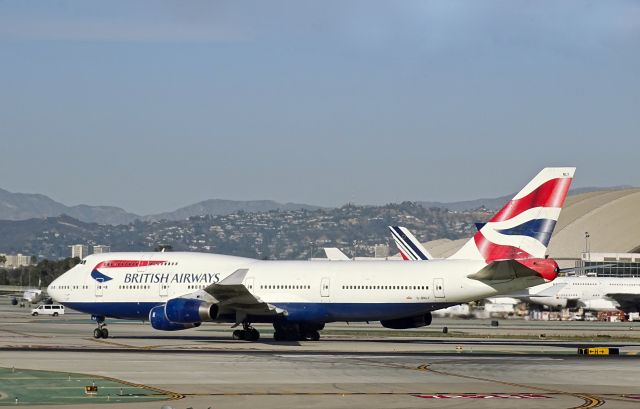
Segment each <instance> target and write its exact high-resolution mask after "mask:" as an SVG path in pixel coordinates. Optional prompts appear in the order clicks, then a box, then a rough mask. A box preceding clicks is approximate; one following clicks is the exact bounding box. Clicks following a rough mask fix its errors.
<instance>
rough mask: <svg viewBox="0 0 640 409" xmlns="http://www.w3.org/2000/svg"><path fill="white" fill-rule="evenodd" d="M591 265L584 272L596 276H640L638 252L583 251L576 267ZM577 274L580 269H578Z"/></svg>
mask: <svg viewBox="0 0 640 409" xmlns="http://www.w3.org/2000/svg"><path fill="white" fill-rule="evenodd" d="M583 266H585V267H591V269H589V270H587V271H586V273H585V274H587V275H596V276H598V277H640V253H596V252H588V253H587V252H585V253H582V257H581V258H580V260H579V261H578V262H577V263H576V267H578V268H579V267H583ZM578 274H581V273H580V270H578Z"/></svg>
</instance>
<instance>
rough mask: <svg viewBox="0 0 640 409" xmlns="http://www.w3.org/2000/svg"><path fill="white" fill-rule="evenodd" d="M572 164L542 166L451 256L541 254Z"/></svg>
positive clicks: (572, 170)
mask: <svg viewBox="0 0 640 409" xmlns="http://www.w3.org/2000/svg"><path fill="white" fill-rule="evenodd" d="M575 170H576V168H545V169H543V170H542V171H540V173H538V174H537V175H536V177H534V178H533V179H532V180H531V182H529V183H528V184H527V185H526V186H525V187H524V188H523V189H522V190H521V191H520V192H519V193H518V194H517V195H515V197H514V198H513V199H512V200H511V201H509V202H508V203H507V204H506V205H505V206H504V207H503V208H502V209H500V211H499V212H498V213H496V214H495V215H494V216H493V217H492V218H491V219H490V220H489V222H487V223H486V224H485V225H483V226H482V227H481V228H480V229H479V230H478V232H477V233H476V234H475V235H474V236H473V238H472V239H471V240H469V241H468V242H467V243H466V244H465V245H464V246H463V247H462V248H461V249H460V250H458V252H456V253H455V254H454V255H452V256H451V257H450V258H452V259H471V260H485V261H486V262H491V261H495V260H508V259H527V258H543V257H544V256H545V253H546V251H547V246H548V245H549V240H550V239H551V233H553V229H554V227H555V226H556V222H557V221H558V217H559V216H560V210H561V209H562V205H563V204H564V200H565V198H566V197H567V192H568V191H569V186H570V185H571V181H572V180H573V175H574V173H575Z"/></svg>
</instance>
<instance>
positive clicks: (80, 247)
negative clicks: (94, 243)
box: [71, 244, 89, 260]
mask: <svg viewBox="0 0 640 409" xmlns="http://www.w3.org/2000/svg"><path fill="white" fill-rule="evenodd" d="M88 255H89V246H87V245H86V244H74V245H73V246H71V257H78V258H79V259H80V260H82V259H83V258H85V257H87V256H88Z"/></svg>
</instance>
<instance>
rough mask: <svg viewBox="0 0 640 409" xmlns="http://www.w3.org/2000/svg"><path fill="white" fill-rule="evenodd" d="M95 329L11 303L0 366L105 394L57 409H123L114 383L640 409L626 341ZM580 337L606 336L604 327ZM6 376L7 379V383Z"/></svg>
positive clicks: (434, 402) (70, 393)
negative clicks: (599, 350)
mask: <svg viewBox="0 0 640 409" xmlns="http://www.w3.org/2000/svg"><path fill="white" fill-rule="evenodd" d="M443 323H446V324H447V325H448V326H449V327H450V328H452V329H454V330H455V329H456V325H460V326H461V327H463V326H466V327H469V326H473V325H480V326H481V328H480V329H482V328H484V327H482V324H481V323H479V324H476V323H473V322H472V321H456V320H449V321H442V322H438V321H437V320H436V322H435V323H434V324H435V325H438V326H441V325H442V324H443ZM568 324H571V323H568ZM619 324H621V325H622V326H619V327H617V328H618V330H620V331H622V329H623V328H626V330H625V331H631V332H633V331H636V332H639V331H638V329H637V327H635V326H634V325H633V324H627V323H619ZM485 325H487V327H488V324H487V323H485ZM537 325H538V324H533V326H537ZM554 325H558V324H554ZM510 326H512V327H513V328H516V327H518V326H519V323H518V324H515V323H513V324H511V323H509V322H504V323H502V322H501V327H503V328H508V327H510ZM623 326H624V327H623ZM527 327H528V328H529V329H530V328H531V325H529V326H527ZM92 328H93V324H92V323H91V322H90V321H89V320H88V319H87V317H84V316H81V315H76V314H68V315H65V316H64V317H59V319H52V318H44V317H37V318H32V317H30V316H25V314H24V311H19V310H18V311H16V309H12V307H9V306H5V305H4V303H3V305H2V307H1V308H0V366H1V367H5V368H11V367H16V368H21V369H25V370H40V371H54V372H52V373H53V374H52V375H51V376H52V377H57V378H58V379H62V380H66V379H67V376H71V375H69V374H75V375H74V376H79V375H77V374H86V375H87V379H89V378H91V379H92V381H94V382H95V383H96V384H97V385H98V386H101V385H102V384H103V383H104V384H105V385H104V388H101V389H100V390H101V391H104V392H101V393H100V394H99V395H98V396H94V397H87V396H85V395H84V392H83V390H82V388H81V385H80V384H74V383H72V382H68V383H66V384H64V386H63V387H64V388H66V390H65V393H62V394H61V396H66V397H67V398H66V399H67V400H64V399H61V400H59V401H57V402H51V403H56V404H62V405H61V406H56V407H60V408H67V407H68V408H78V407H87V406H99V407H102V408H105V409H106V408H121V407H123V406H122V404H112V402H113V400H117V399H118V396H116V395H117V393H116V392H115V391H117V388H118V387H117V386H114V384H113V383H114V382H121V383H122V384H123V385H125V387H130V388H137V389H136V390H137V391H138V392H135V393H131V395H130V396H129V397H128V398H129V400H128V401H127V403H126V407H127V408H129V407H131V408H140V409H143V408H145V409H146V408H160V407H161V406H162V405H170V406H171V407H173V408H176V409H178V408H188V407H192V408H194V409H196V408H208V407H211V408H239V407H261V408H267V409H270V408H274V409H275V408H282V407H309V408H349V409H355V408H430V407H439V408H440V407H456V408H465V407H473V408H513V407H514V406H516V405H517V406H518V407H519V408H594V407H606V408H618V407H619V408H634V407H638V406H640V389H639V388H638V386H637V382H636V380H637V379H638V377H639V376H640V365H639V364H640V360H639V359H638V358H637V357H638V355H637V353H638V352H639V351H640V342H638V341H636V340H635V339H634V338H633V337H626V336H625V337H620V339H616V338H609V339H610V340H609V341H606V342H602V341H594V342H590V344H594V345H596V344H597V345H611V346H614V345H615V346H617V347H619V348H620V350H621V353H622V355H621V356H617V357H581V356H578V355H576V349H575V348H576V347H577V346H580V345H585V343H584V342H583V341H580V340H554V339H520V340H519V339H512V338H509V339H501V338H499V337H496V338H483V337H482V336H476V337H470V336H469V335H472V334H467V335H465V336H466V337H455V336H452V337H442V336H429V334H426V335H425V334H424V333H415V332H411V333H410V334H408V335H410V336H405V337H396V336H385V335H381V334H384V332H381V333H378V332H375V331H373V332H372V331H371V330H370V328H377V327H376V326H375V325H373V324H372V325H371V326H368V327H365V326H355V327H351V328H349V329H348V331H353V330H356V331H362V336H361V337H358V336H354V335H340V331H342V330H343V327H342V326H328V330H329V331H328V332H329V333H330V334H331V335H327V336H324V337H323V340H321V341H319V342H301V343H295V342H294V343H292V342H289V343H278V342H275V341H273V340H271V339H270V338H269V337H268V335H266V332H267V329H268V327H264V329H263V332H264V333H265V336H264V337H265V339H264V340H263V342H258V343H249V342H243V341H232V340H230V338H229V335H230V333H229V329H228V326H218V325H204V326H203V327H200V328H198V329H197V330H195V331H188V332H184V333H170V334H167V333H161V332H157V331H153V330H152V329H151V328H149V327H148V326H147V325H143V324H141V323H132V322H119V321H116V322H113V323H111V324H110V327H109V328H110V331H111V333H112V334H114V337H113V338H109V339H107V340H99V341H98V340H94V339H92V338H90V337H89V334H90V333H91V330H92ZM581 328H582V329H581V331H587V332H588V331H592V332H593V333H594V335H597V334H598V333H600V335H603V328H607V326H606V325H605V326H604V327H602V326H598V324H589V325H585V326H584V327H582V326H581ZM588 328H591V329H588ZM629 328H635V329H631V330H629ZM537 329H539V330H544V327H543V326H540V327H538V328H537ZM431 331H435V330H434V329H431ZM513 331H514V332H517V329H514V330H513ZM611 332H612V333H613V332H614V331H611ZM581 336H582V335H581ZM595 338H598V337H595V336H594V339H595ZM56 374H57V375H56ZM3 376H5V379H7V380H8V379H9V377H10V376H11V374H10V373H9V374H6V375H3ZM107 383H109V385H107ZM2 384H3V383H2V382H0V393H1V391H2V390H3V386H2ZM132 390H133V389H132ZM106 391H109V392H108V393H109V396H107V392H106ZM125 394H127V392H125ZM5 395H7V394H6V393H5ZM107 398H109V400H107ZM151 399H162V401H158V400H151ZM98 404H99V405H98ZM0 405H13V401H12V400H11V396H8V395H7V396H6V398H5V399H2V398H0ZM30 407H32V408H40V407H42V408H44V407H50V405H47V404H42V405H39V406H38V405H35V406H30Z"/></svg>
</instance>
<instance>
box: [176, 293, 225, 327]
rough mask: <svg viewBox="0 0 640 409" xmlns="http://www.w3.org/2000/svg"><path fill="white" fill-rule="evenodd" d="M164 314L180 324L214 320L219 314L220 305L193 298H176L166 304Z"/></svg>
mask: <svg viewBox="0 0 640 409" xmlns="http://www.w3.org/2000/svg"><path fill="white" fill-rule="evenodd" d="M164 314H165V317H166V318H167V320H168V321H170V322H174V323H180V324H192V323H195V322H202V321H213V320H215V319H216V317H217V316H218V305H217V304H210V303H207V302H204V301H202V300H196V299H192V298H174V299H172V300H169V301H167V303H166V304H165V305H164Z"/></svg>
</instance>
